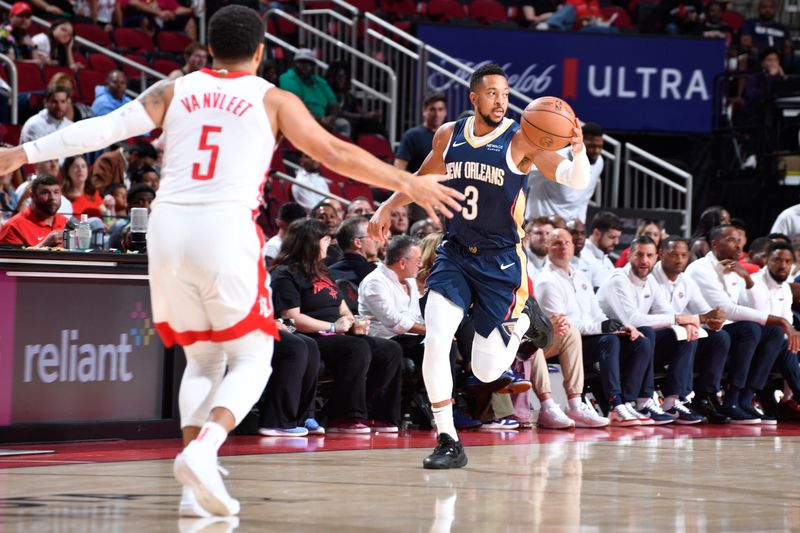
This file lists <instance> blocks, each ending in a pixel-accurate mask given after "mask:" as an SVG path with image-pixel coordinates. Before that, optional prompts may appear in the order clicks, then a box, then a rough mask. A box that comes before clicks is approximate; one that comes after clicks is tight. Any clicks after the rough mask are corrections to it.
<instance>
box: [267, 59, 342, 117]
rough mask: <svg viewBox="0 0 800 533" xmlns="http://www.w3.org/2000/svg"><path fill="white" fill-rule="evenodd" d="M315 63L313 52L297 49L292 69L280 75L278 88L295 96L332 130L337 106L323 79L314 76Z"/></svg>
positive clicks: (334, 96) (337, 114) (337, 113)
mask: <svg viewBox="0 0 800 533" xmlns="http://www.w3.org/2000/svg"><path fill="white" fill-rule="evenodd" d="M315 62H316V54H315V53H314V51H313V50H311V49H309V48H301V49H299V50H298V51H297V52H295V54H294V67H292V68H290V69H289V70H287V71H286V72H284V73H283V74H281V76H280V87H281V89H284V90H286V91H289V92H290V93H294V94H296V95H297V97H298V98H300V100H302V101H303V103H304V104H305V105H306V107H307V108H308V110H309V111H311V114H312V115H314V117H316V118H317V120H319V121H320V122H321V123H322V125H323V126H325V127H326V128H327V129H329V130H333V126H334V123H335V121H336V118H337V117H338V116H339V105H338V104H337V103H336V95H334V94H333V90H331V87H330V85H328V82H327V81H325V78H323V77H321V76H317V75H316V74H314V64H315Z"/></svg>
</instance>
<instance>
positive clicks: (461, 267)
mask: <svg viewBox="0 0 800 533" xmlns="http://www.w3.org/2000/svg"><path fill="white" fill-rule="evenodd" d="M470 250H472V251H470ZM436 251H437V254H438V255H437V256H436V261H435V262H434V264H433V268H432V269H431V273H430V274H429V275H428V279H427V281H426V286H427V287H428V289H430V290H433V291H436V292H438V293H439V294H441V295H442V296H444V297H445V298H447V299H448V300H450V301H451V302H453V303H454V304H456V305H458V306H459V307H461V308H462V309H463V310H464V314H465V315H466V316H469V317H470V319H471V321H472V324H473V326H474V327H475V331H476V332H478V333H479V334H480V335H481V336H483V337H488V336H489V334H491V332H492V331H493V330H494V329H495V328H497V329H499V330H500V334H501V335H502V337H503V342H505V343H506V344H508V341H509V339H510V338H511V333H512V332H513V330H514V325H515V324H516V322H517V319H518V318H519V316H520V314H521V313H522V309H523V307H525V302H526V301H527V300H528V275H527V266H526V262H527V258H526V257H525V252H523V251H522V248H521V246H515V247H511V248H504V249H500V250H494V251H491V252H486V253H481V251H480V250H475V249H469V248H465V247H463V246H461V245H459V244H456V243H455V242H453V241H445V242H444V243H442V245H441V246H439V248H437V250H436Z"/></svg>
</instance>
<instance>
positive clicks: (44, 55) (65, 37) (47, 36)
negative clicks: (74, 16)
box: [32, 19, 84, 70]
mask: <svg viewBox="0 0 800 533" xmlns="http://www.w3.org/2000/svg"><path fill="white" fill-rule="evenodd" d="M32 41H33V44H34V46H35V47H36V53H35V54H36V59H38V60H39V61H40V62H41V63H42V64H44V65H54V66H58V67H69V68H71V69H73V70H74V69H76V68H80V67H83V66H84V65H83V64H81V63H77V62H76V61H75V56H74V55H73V53H72V49H73V46H74V45H75V29H74V28H73V27H72V23H71V22H70V21H68V20H65V19H61V20H56V21H55V22H53V24H52V26H50V29H49V30H48V31H47V33H37V34H36V35H34V36H33V38H32Z"/></svg>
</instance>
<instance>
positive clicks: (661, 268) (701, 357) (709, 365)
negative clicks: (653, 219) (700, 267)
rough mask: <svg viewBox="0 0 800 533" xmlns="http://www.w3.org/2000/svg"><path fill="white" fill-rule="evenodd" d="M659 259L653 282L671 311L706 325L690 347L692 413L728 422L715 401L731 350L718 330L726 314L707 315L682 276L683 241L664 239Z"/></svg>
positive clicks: (685, 247)
mask: <svg viewBox="0 0 800 533" xmlns="http://www.w3.org/2000/svg"><path fill="white" fill-rule="evenodd" d="M658 257H659V262H658V263H656V266H655V267H653V278H654V279H655V281H656V282H657V283H658V286H659V287H660V288H661V290H662V292H663V294H664V297H665V298H666V300H667V301H668V302H669V303H670V305H671V306H672V310H673V311H674V312H675V313H676V314H678V315H681V314H695V315H698V316H699V317H700V320H701V323H702V322H703V321H705V324H703V326H704V328H703V329H699V330H697V333H698V335H699V338H698V342H696V343H694V342H693V343H690V344H691V345H692V348H693V358H694V366H695V368H696V369H697V370H698V371H699V372H698V379H697V380H696V381H695V382H694V391H695V397H694V399H693V400H692V409H693V410H694V411H695V412H697V413H698V414H700V415H702V416H704V417H706V419H707V420H708V421H709V422H711V423H712V424H722V423H726V422H729V421H730V419H729V418H728V417H727V416H725V415H723V414H722V413H720V412H719V402H718V400H717V393H718V392H719V390H720V379H721V378H722V371H723V369H724V368H725V361H726V360H727V358H728V350H729V349H730V346H731V338H730V335H728V332H727V331H725V330H722V329H721V328H722V325H723V323H724V317H725V313H724V312H723V311H722V310H720V309H719V308H716V309H715V310H714V311H715V313H711V314H710V311H712V309H711V306H710V305H708V302H706V301H705V298H703V294H702V292H701V291H700V289H699V288H698V287H697V285H696V284H695V282H694V281H693V280H692V279H691V278H690V277H689V276H686V275H684V273H683V272H684V270H686V265H688V264H689V243H688V241H687V240H686V239H684V238H682V237H667V238H666V239H664V241H662V242H661V245H660V246H659V254H658ZM704 317H705V319H704ZM686 330H687V337H688V336H689V334H690V333H692V331H691V330H692V328H691V327H688V326H687V327H686ZM682 400H685V398H682Z"/></svg>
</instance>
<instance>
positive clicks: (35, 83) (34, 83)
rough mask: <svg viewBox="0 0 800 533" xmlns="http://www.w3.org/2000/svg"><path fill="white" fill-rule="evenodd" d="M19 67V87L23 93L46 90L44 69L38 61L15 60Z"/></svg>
mask: <svg viewBox="0 0 800 533" xmlns="http://www.w3.org/2000/svg"><path fill="white" fill-rule="evenodd" d="M14 65H16V67H17V89H18V90H19V92H21V93H37V92H44V90H45V81H44V78H43V77H42V70H41V69H40V68H39V65H37V64H36V63H21V62H19V61H14Z"/></svg>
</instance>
